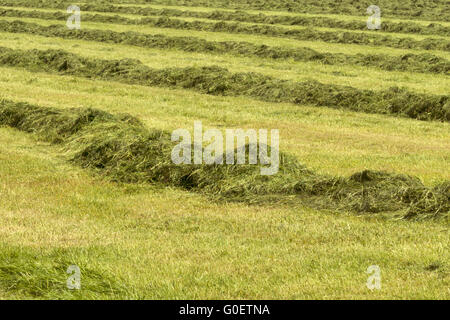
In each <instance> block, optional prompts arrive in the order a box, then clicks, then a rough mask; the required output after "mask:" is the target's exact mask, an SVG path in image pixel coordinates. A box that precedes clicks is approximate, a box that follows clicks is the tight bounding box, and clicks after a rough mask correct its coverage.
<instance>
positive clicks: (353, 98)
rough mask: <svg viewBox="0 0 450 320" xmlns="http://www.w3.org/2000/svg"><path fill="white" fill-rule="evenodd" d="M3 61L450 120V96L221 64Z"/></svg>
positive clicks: (26, 54) (42, 54) (26, 56)
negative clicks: (286, 75) (163, 65)
mask: <svg viewBox="0 0 450 320" xmlns="http://www.w3.org/2000/svg"><path fill="white" fill-rule="evenodd" d="M0 63H1V64H3V65H6V66H14V67H24V68H27V69H29V70H31V71H46V72H54V73H58V74H61V75H76V76H82V77H87V78H97V79H103V80H114V81H120V82H124V83H128V84H138V85H146V86H163V87H171V88H183V89H191V90H196V91H198V92H201V93H205V94H211V95H223V96H241V95H242V96H248V97H252V98H256V99H259V100H263V101H269V102H291V103H294V104H309V105H314V106H328V107H332V108H340V109H347V110H353V111H359V112H367V113H379V114H388V115H395V116H403V117H405V116H406V117H410V118H414V119H419V120H440V121H449V120H450V99H449V96H444V95H442V96H439V95H429V94H418V93H413V92H410V91H408V90H406V89H401V88H396V87H393V88H390V89H388V90H383V91H372V90H362V89H356V88H353V87H350V86H341V85H333V84H323V83H320V82H317V81H305V82H294V81H289V80H279V79H276V78H273V77H270V76H266V75H262V74H258V73H245V72H242V73H231V72H229V71H228V70H227V69H225V68H221V67H218V66H209V67H187V68H167V69H153V68H150V67H147V66H145V65H144V64H142V63H141V62H140V61H137V60H130V59H122V60H102V59H91V58H85V57H81V56H79V55H75V54H72V53H69V52H66V51H63V50H28V51H23V50H14V49H9V48H5V47H0Z"/></svg>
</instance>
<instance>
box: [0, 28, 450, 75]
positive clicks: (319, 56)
mask: <svg viewBox="0 0 450 320" xmlns="http://www.w3.org/2000/svg"><path fill="white" fill-rule="evenodd" d="M0 31H2V32H9V33H26V34H34V35H39V36H45V37H59V38H63V39H79V40H87V41H98V42H112V43H117V44H124V45H133V46H139V47H144V48H157V49H176V50H182V51H185V52H199V53H210V54H233V55H238V56H243V57H259V58H267V59H274V60H280V59H293V60H295V61H302V62H320V63H323V64H327V65H358V66H363V67H373V68H378V69H382V70H386V71H408V72H420V73H442V74H450V62H449V61H448V60H447V59H445V58H442V57H438V56H436V55H432V54H428V53H422V54H412V53H407V54H403V55H400V56H393V55H387V54H356V55H350V54H343V53H327V52H324V53H322V52H318V51H316V50H313V49H310V48H307V47H301V48H284V47H272V46H267V45H264V44H263V45H258V44H254V43H250V42H244V41H221V42H218V41H208V40H205V39H200V38H196V37H171V36H165V35H162V34H156V35H152V34H143V33H138V32H131V31H130V32H116V31H110V30H98V29H86V28H83V29H81V30H69V29H67V27H65V26H62V25H51V26H42V25H39V24H36V23H28V22H23V21H19V20H16V21H4V20H0Z"/></svg>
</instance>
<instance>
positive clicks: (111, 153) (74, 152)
mask: <svg viewBox="0 0 450 320" xmlns="http://www.w3.org/2000/svg"><path fill="white" fill-rule="evenodd" d="M0 124H1V125H7V126H10V127H14V128H17V129H19V130H22V131H25V132H29V133H33V134H35V135H36V136H37V137H39V138H40V139H42V140H45V141H48V142H51V143H54V144H59V145H61V146H62V148H64V149H65V150H66V151H67V152H68V154H69V155H70V159H71V161H73V162H74V163H76V164H78V165H80V166H82V167H83V168H89V169H92V170H95V171H97V172H99V173H100V174H102V175H104V176H107V177H109V178H110V179H112V180H113V181H120V182H127V183H136V182H141V183H161V184H164V185H167V186H173V187H180V188H184V189H187V190H190V191H195V192H199V193H202V194H205V195H207V196H210V197H212V198H215V199H220V200H224V201H241V202H246V203H263V202H279V201H281V202H282V201H301V202H302V203H304V204H307V205H310V206H312V207H316V208H322V209H330V210H337V211H352V212H357V213H389V214H392V213H394V214H395V215H396V216H401V217H403V218H414V219H426V218H434V219H448V218H449V211H450V181H447V182H445V183H442V184H440V185H437V186H435V187H433V188H429V187H426V186H424V185H423V184H422V183H421V182H420V180H419V179H418V178H415V177H411V176H407V175H401V174H391V173H386V172H377V171H369V170H366V171H362V172H358V173H355V174H353V175H351V176H350V177H348V178H343V177H330V176H325V175H319V174H317V173H315V172H313V171H311V170H308V169H307V168H305V167H304V166H303V165H302V164H300V163H299V162H298V161H297V160H296V159H295V158H294V157H292V156H289V155H286V154H283V153H282V154H281V159H280V171H279V173H278V174H276V175H274V176H261V175H260V170H259V169H260V167H259V165H175V164H173V163H172V161H171V156H170V154H171V150H172V147H173V146H174V143H173V142H171V140H170V133H168V132H164V131H160V130H155V129H147V128H145V127H144V126H143V125H142V124H141V123H140V121H139V120H138V119H136V118H134V117H132V116H129V115H112V114H109V113H106V112H104V111H100V110H96V109H66V110H60V109H53V108H45V107H40V106H34V105H30V104H26V103H15V102H11V101H6V100H3V101H1V102H0ZM247 147H248V146H247Z"/></svg>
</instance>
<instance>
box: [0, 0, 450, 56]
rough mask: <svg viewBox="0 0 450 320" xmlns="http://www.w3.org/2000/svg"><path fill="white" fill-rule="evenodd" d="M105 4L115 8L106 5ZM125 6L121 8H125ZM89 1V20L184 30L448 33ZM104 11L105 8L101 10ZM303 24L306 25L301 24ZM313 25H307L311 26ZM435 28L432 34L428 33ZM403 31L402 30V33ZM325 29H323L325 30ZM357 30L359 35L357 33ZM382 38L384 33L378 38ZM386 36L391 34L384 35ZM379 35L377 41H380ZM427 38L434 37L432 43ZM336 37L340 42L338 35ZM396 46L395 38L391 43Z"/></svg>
mask: <svg viewBox="0 0 450 320" xmlns="http://www.w3.org/2000/svg"><path fill="white" fill-rule="evenodd" d="M111 8H113V9H114V8H116V7H115V6H111ZM125 8H127V7H125ZM0 9H2V10H1V15H2V16H5V17H23V18H37V19H49V20H67V16H68V15H67V11H66V8H64V10H54V9H53V10H52V9H36V8H17V7H14V8H10V7H2V6H1V1H0ZM97 9H101V7H100V8H97V7H96V6H95V5H93V6H92V7H91V6H88V7H87V8H86V7H84V6H83V8H81V10H82V12H83V21H90V22H107V23H118V24H125V25H147V26H150V27H164V28H175V29H186V30H198V31H199V30H202V31H214V32H221V31H222V32H229V33H244V34H245V33H248V34H262V35H269V36H276V37H281V38H291V39H297V40H302V38H304V37H306V35H305V32H307V33H312V32H316V33H315V34H313V37H314V38H315V39H316V40H322V41H326V42H334V41H333V40H332V39H330V38H329V37H327V36H326V35H327V34H328V33H332V34H333V35H334V34H337V33H333V32H346V31H351V32H350V33H349V34H348V36H349V39H350V38H351V37H353V41H352V43H355V42H356V41H359V42H361V43H359V44H370V45H380V44H381V45H385V46H392V45H394V40H398V39H399V38H404V39H410V40H417V41H420V40H426V39H428V40H430V43H429V44H428V46H429V47H430V49H433V47H435V48H438V47H442V48H441V49H445V46H444V45H443V44H444V43H446V42H447V41H448V39H449V36H450V29H448V28H446V27H444V26H442V25H440V24H432V23H431V24H430V25H429V26H427V27H422V26H420V25H415V24H413V22H407V23H404V24H400V25H389V24H387V23H386V21H384V20H383V24H382V26H383V28H382V29H380V30H377V31H373V30H368V28H367V25H366V21H360V22H357V21H350V22H346V23H345V22H343V21H341V20H333V19H330V18H326V17H309V18H308V19H306V18H305V17H303V18H301V17H298V18H297V19H289V20H287V21H284V20H286V19H287V18H286V16H276V17H275V16H264V15H260V14H259V15H251V14H246V13H244V12H240V11H236V12H234V13H233V14H230V13H226V12H223V11H214V12H212V13H211V14H209V15H205V14H202V13H201V12H195V11H181V10H180V11H177V10H173V9H172V10H171V9H167V10H154V11H150V12H146V11H145V10H144V11H143V12H140V11H138V12H136V13H135V12H133V11H131V13H129V12H128V11H127V10H125V9H122V10H117V11H116V12H115V13H111V12H109V11H107V9H106V8H105V9H104V10H100V11H98V10H97ZM104 11H106V12H104ZM305 27H308V28H309V29H308V28H305ZM311 28H313V29H311ZM433 30H436V34H434V33H433ZM402 31H404V32H402ZM327 32H328V33H327ZM357 34H360V35H361V36H360V37H357ZM382 37H384V38H382ZM389 37H392V38H389ZM381 39H383V42H381ZM431 39H434V40H439V42H440V43H439V44H438V43H437V42H434V41H431ZM340 42H342V43H344V40H341V41H340ZM399 45H401V44H400V43H398V44H395V46H399ZM412 46H414V47H416V48H417V47H419V48H422V46H421V45H420V43H415V44H412ZM422 49H425V48H422Z"/></svg>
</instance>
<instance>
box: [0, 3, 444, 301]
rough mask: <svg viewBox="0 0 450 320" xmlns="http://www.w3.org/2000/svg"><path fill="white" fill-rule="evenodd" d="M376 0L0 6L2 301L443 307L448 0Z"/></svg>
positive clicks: (17, 4)
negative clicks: (204, 141) (192, 154)
mask: <svg viewBox="0 0 450 320" xmlns="http://www.w3.org/2000/svg"><path fill="white" fill-rule="evenodd" d="M394 3H395V4H394ZM73 4H75V5H77V6H79V7H80V8H81V28H80V29H73V30H72V29H69V28H68V27H67V26H66V21H67V19H68V18H69V16H70V15H71V14H69V13H67V7H68V6H69V5H73ZM371 4H372V3H370V2H367V1H351V0H343V1H339V2H338V1H331V0H324V1H312V0H304V1H294V0H263V1H254V0H239V1H237V0H227V1H219V0H208V1H207V0H154V1H138V0H134V1H133V0H128V1H117V0H114V1H99V0H95V1H86V2H77V3H72V2H68V1H62V0H26V1H25V0H14V1H13V0H0V299H450V229H449V227H450V223H449V222H450V212H449V211H450V170H449V168H450V125H449V121H450V96H449V92H450V22H449V21H450V7H449V3H448V1H445V0H436V1H431V0H422V1H412V0H411V1H410V0H401V1H387V0H380V1H378V4H377V5H378V6H379V7H380V8H381V12H382V20H381V21H382V24H381V29H380V30H369V29H368V28H367V25H366V21H367V18H368V14H367V13H366V9H367V7H368V6H369V5H371ZM194 121H202V124H203V127H204V129H205V130H206V129H211V128H217V129H219V130H221V131H223V132H225V130H226V129H238V128H242V129H269V130H270V129H278V130H279V132H280V145H279V149H280V153H281V155H282V157H281V164H280V171H279V173H277V174H276V175H273V176H267V177H263V176H260V175H258V174H257V173H258V172H259V167H258V166H252V165H244V166H239V165H233V166H228V165H218V166H208V165H198V166H194V165H192V166H189V165H185V166H183V165H179V166H177V165H174V164H173V163H171V162H170V150H171V148H172V147H173V145H174V144H173V143H172V142H171V141H170V134H171V132H173V131H174V130H175V129H178V128H185V129H188V130H189V131H190V132H193V128H194ZM71 265H76V266H78V267H79V269H80V270H81V289H80V290H71V289H69V288H68V287H67V285H66V281H67V279H68V277H69V276H70V275H69V274H68V273H67V272H66V270H67V268H68V267H69V266H71ZM373 265H376V266H378V267H379V268H380V270H381V288H380V289H374V290H370V289H369V288H368V287H367V285H366V284H367V280H368V277H369V276H370V274H368V273H367V272H366V270H367V268H368V267H369V266H373Z"/></svg>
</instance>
